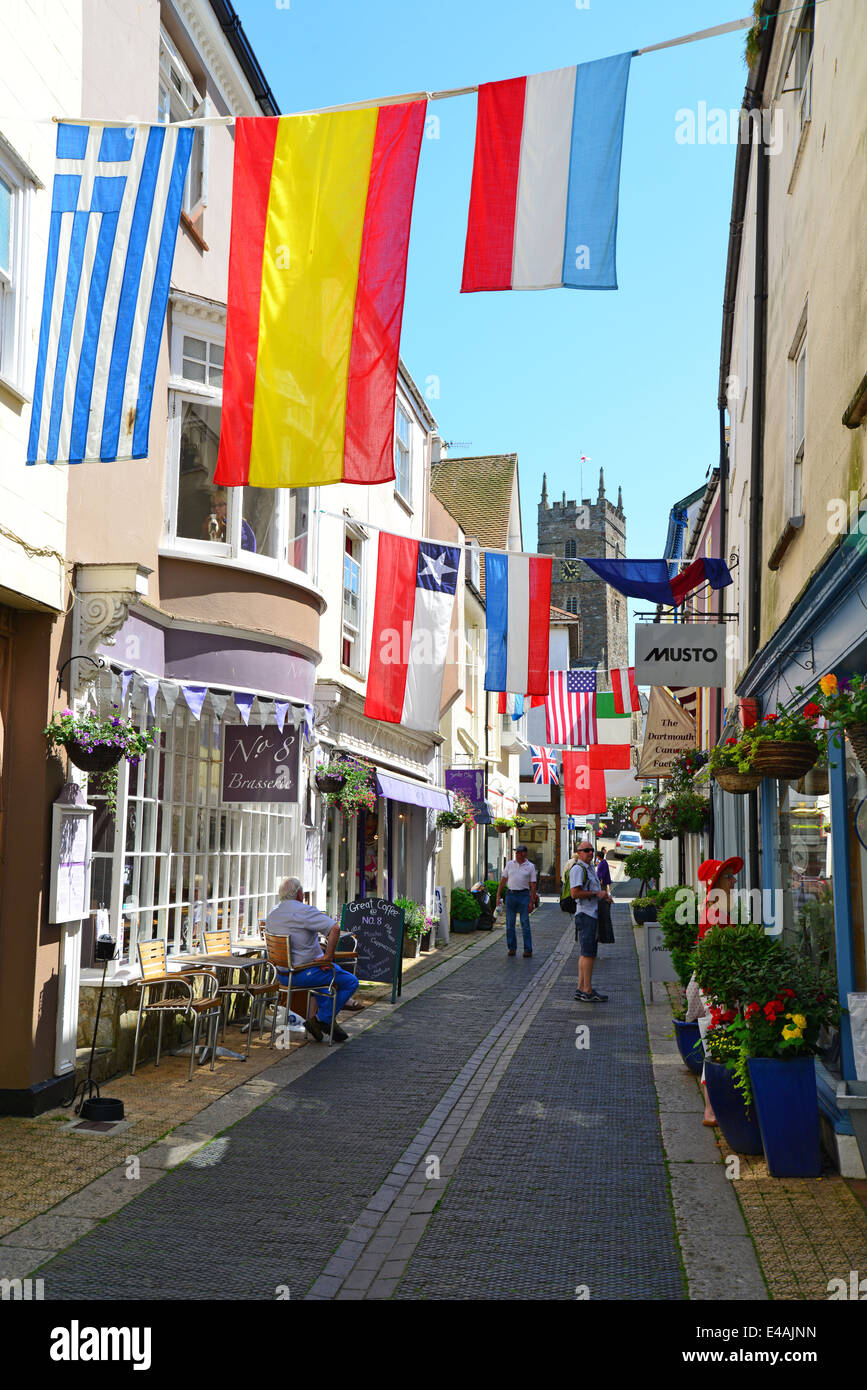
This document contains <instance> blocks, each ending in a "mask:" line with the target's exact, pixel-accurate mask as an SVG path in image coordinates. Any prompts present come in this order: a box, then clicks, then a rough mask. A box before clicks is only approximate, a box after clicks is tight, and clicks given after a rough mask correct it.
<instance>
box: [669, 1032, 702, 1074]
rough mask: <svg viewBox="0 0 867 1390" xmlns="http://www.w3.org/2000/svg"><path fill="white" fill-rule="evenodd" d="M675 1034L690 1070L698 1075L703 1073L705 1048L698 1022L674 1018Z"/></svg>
mask: <svg viewBox="0 0 867 1390" xmlns="http://www.w3.org/2000/svg"><path fill="white" fill-rule="evenodd" d="M674 1036H675V1038H676V1039H677V1050H678V1052H679V1053H680V1055H681V1057H682V1058H683V1060H684V1062H685V1063H686V1065H687V1066H688V1067H689V1069H690V1071H691V1072H693V1073H694V1074H695V1075H696V1076H700V1075H701V1069H702V1066H703V1064H704V1048H703V1047H702V1045H701V1032H700V1030H699V1026H698V1024H697V1023H684V1022H682V1020H681V1019H679V1018H676V1019H675V1020H674Z"/></svg>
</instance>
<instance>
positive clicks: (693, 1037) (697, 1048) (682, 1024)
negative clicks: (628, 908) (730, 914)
mask: <svg viewBox="0 0 867 1390" xmlns="http://www.w3.org/2000/svg"><path fill="white" fill-rule="evenodd" d="M656 918H657V921H658V922H659V925H660V928H661V930H662V939H663V941H664V942H665V948H666V950H667V951H668V953H669V955H670V956H671V963H672V965H673V966H674V968H675V970H676V971H677V978H678V980H679V981H680V984H681V987H682V988H683V989H685V988H686V986H687V985H688V984H689V981H690V979H691V978H692V971H693V961H694V957H695V943H696V936H697V935H698V927H697V926H696V922H697V921H698V914H697V900H696V894H695V892H694V891H693V890H692V889H691V888H684V887H682V886H681V885H679V884H675V885H672V886H671V887H669V888H663V889H662V890H661V892H660V893H659V895H658V901H657V908H656ZM674 1036H675V1041H676V1042H677V1050H678V1052H679V1053H680V1055H681V1058H682V1059H683V1062H684V1064H685V1065H686V1066H687V1067H689V1070H690V1071H691V1072H693V1074H694V1075H696V1076H698V1075H699V1074H700V1073H701V1068H702V1062H703V1060H704V1049H703V1048H702V1045H701V1030H700V1028H699V1026H698V1023H697V1021H696V1020H691V1021H690V1022H689V1023H687V1021H686V1019H684V1018H682V1017H681V1018H678V1017H677V1015H675V1018H674Z"/></svg>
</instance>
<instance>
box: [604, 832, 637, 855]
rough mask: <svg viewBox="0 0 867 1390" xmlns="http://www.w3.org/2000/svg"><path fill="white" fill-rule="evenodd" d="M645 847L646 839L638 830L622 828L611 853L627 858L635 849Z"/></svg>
mask: <svg viewBox="0 0 867 1390" xmlns="http://www.w3.org/2000/svg"><path fill="white" fill-rule="evenodd" d="M643 848H644V841H643V840H642V838H641V835H640V834H639V832H638V831H637V830H621V832H620V834H619V835H618V836H617V839H616V840H615V841H614V848H613V850H612V851H611V853H612V854H616V855H618V856H620V857H621V858H623V859H625V858H626V856H627V854H631V853H632V851H633V850H634V849H643Z"/></svg>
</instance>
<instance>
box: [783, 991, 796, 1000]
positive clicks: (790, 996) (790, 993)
mask: <svg viewBox="0 0 867 1390" xmlns="http://www.w3.org/2000/svg"><path fill="white" fill-rule="evenodd" d="M783 993H784V994H785V996H786V998H787V999H794V997H795V991H794V990H793V989H784V990H783Z"/></svg>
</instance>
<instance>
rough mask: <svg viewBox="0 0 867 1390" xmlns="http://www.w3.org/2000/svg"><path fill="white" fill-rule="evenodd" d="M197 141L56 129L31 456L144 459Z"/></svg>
mask: <svg viewBox="0 0 867 1390" xmlns="http://www.w3.org/2000/svg"><path fill="white" fill-rule="evenodd" d="M192 143H193V131H192V129H191V128H190V127H185V128H184V129H179V128H178V127H177V126H164V125H158V126H138V125H137V126H129V127H119V126H99V125H94V126H84V125H69V124H66V123H64V122H61V123H60V124H59V125H58V127H57V167H56V172H55V175H54V186H53V189H52V194H51V218H50V221H49V227H48V258H47V263H46V267H45V288H44V292H43V300H42V316H41V320H40V325H39V350H38V353H37V359H36V381H35V384H34V387H33V408H32V412H31V419H30V439H29V442H28V445H27V462H28V463H38V462H42V461H45V462H48V463H57V462H58V461H68V462H69V463H81V462H82V461H83V460H85V459H93V460H99V461H101V462H103V463H108V462H112V461H113V460H115V459H130V458H144V457H145V456H146V454H147V452H148V434H149V430H150V417H151V402H152V399H153V388H154V377H155V374H156V369H157V359H158V357H159V352H160V347H161V344H162V336H163V324H164V322H165V317H166V304H167V302H168V293H169V283H170V280H171V273H172V260H173V258H174V253H175V241H176V239H177V232H178V221H179V219H180V214H181V205H182V201H183V193H184V181H185V179H186V175H187V166H188V164H189V160H190V150H191V148H192Z"/></svg>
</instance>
